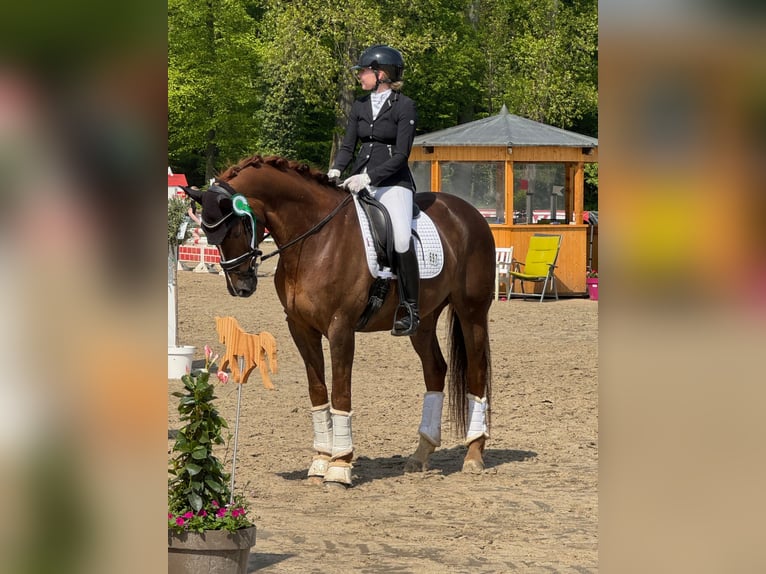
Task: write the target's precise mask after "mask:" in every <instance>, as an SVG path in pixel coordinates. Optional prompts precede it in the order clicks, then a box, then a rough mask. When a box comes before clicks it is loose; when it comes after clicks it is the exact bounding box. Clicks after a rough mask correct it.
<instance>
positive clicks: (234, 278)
mask: <svg viewBox="0 0 766 574" xmlns="http://www.w3.org/2000/svg"><path fill="white" fill-rule="evenodd" d="M256 287H258V276H257V275H256V273H255V272H253V273H226V288H227V289H228V290H229V294H231V295H233V296H234V297H250V295H252V294H253V293H255V289H256Z"/></svg>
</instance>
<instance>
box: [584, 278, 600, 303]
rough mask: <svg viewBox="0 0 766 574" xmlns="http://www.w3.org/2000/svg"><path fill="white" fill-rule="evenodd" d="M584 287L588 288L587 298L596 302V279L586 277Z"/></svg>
mask: <svg viewBox="0 0 766 574" xmlns="http://www.w3.org/2000/svg"><path fill="white" fill-rule="evenodd" d="M585 285H586V286H587V287H588V297H589V298H591V299H593V300H594V301H598V277H587V278H586V279H585Z"/></svg>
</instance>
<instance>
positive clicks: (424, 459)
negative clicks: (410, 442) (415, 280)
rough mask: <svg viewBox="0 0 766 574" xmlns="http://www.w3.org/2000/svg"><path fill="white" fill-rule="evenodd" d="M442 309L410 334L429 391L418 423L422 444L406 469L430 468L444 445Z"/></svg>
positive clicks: (423, 320) (409, 470)
mask: <svg viewBox="0 0 766 574" xmlns="http://www.w3.org/2000/svg"><path fill="white" fill-rule="evenodd" d="M437 320H438V312H434V313H433V314H431V315H429V316H427V317H424V318H423V319H422V321H421V323H420V326H419V327H418V330H417V332H416V333H415V334H414V335H413V336H412V337H410V341H411V343H412V346H413V348H414V349H415V352H416V353H417V354H418V356H419V357H420V361H421V363H422V365H423V378H424V379H425V383H426V394H425V395H423V410H422V414H421V418H420V426H419V427H418V435H419V438H418V448H417V449H416V450H415V452H414V453H413V454H412V455H411V456H410V458H409V459H408V460H407V463H406V464H405V465H404V472H422V471H424V470H428V459H429V457H430V456H431V454H432V453H433V452H434V451H435V450H436V447H438V446H440V445H441V432H442V427H441V424H442V409H443V405H444V378H445V376H446V375H447V363H446V361H445V360H444V356H443V355H442V352H441V348H440V347H439V339H438V337H437V336H436V323H437Z"/></svg>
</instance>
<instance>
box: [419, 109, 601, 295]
mask: <svg viewBox="0 0 766 574" xmlns="http://www.w3.org/2000/svg"><path fill="white" fill-rule="evenodd" d="M597 162H598V140H597V139H595V138H591V137H588V136H584V135H582V134H577V133H574V132H570V131H566V130H562V129H560V128H556V127H553V126H549V125H546V124H542V123H540V122H535V121H532V120H528V119H526V118H522V117H519V116H516V115H513V114H511V113H509V112H508V109H507V108H506V107H505V106H503V108H502V110H501V111H500V113H499V114H497V115H495V116H490V117H488V118H484V119H481V120H477V121H474V122H469V123H466V124H461V125H458V126H455V127H452V128H448V129H445V130H441V131H437V132H433V133H430V134H424V135H421V136H417V137H416V138H415V141H414V144H413V149H412V153H411V154H410V165H411V167H412V171H413V174H414V175H415V180H416V184H417V187H418V191H426V190H431V191H447V192H450V193H454V194H456V195H460V196H461V197H463V198H464V199H466V200H468V201H469V202H470V203H472V204H473V205H474V206H475V207H477V208H478V209H479V210H480V211H481V212H482V213H483V214H484V216H485V217H486V218H487V221H488V223H489V225H490V228H491V229H492V233H493V235H494V237H495V244H496V246H497V247H511V246H513V248H514V257H515V258H516V259H519V260H521V261H523V260H524V257H525V255H526V251H527V245H528V243H529V238H530V237H531V236H532V235H533V234H535V233H553V234H557V235H561V236H562V243H561V251H560V253H559V259H558V268H557V270H556V282H557V285H558V290H559V293H560V294H570V295H579V294H584V293H585V292H586V286H585V274H586V264H587V254H588V249H589V238H590V233H589V231H590V229H589V225H588V224H587V223H586V222H585V221H584V220H583V202H584V167H585V164H586V163H597ZM517 288H518V287H517Z"/></svg>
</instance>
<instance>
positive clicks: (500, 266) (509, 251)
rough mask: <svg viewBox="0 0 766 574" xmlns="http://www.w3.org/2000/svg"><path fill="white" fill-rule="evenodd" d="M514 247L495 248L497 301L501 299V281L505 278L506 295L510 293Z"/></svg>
mask: <svg viewBox="0 0 766 574" xmlns="http://www.w3.org/2000/svg"><path fill="white" fill-rule="evenodd" d="M512 263H513V247H496V248H495V301H498V300H499V299H500V281H501V279H503V278H505V296H506V297H508V293H510V288H509V285H510V283H511V264H512Z"/></svg>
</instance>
